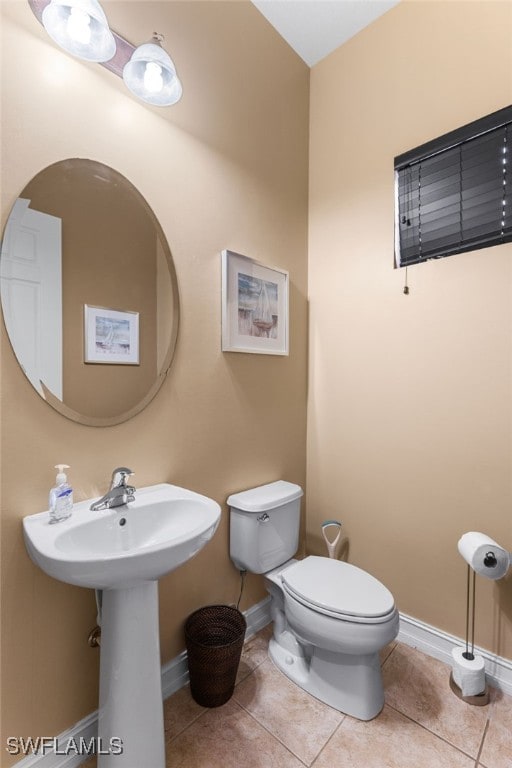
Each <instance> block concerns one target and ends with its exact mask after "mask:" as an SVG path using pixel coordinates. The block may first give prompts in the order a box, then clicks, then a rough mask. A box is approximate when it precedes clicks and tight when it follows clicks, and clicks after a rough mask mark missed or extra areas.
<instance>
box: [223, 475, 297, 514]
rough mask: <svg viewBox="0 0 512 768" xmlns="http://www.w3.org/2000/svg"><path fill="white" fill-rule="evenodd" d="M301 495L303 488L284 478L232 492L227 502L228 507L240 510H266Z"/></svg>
mask: <svg viewBox="0 0 512 768" xmlns="http://www.w3.org/2000/svg"><path fill="white" fill-rule="evenodd" d="M302 495H303V490H302V488H301V487H300V485H295V483H288V482H287V481H286V480H277V481H276V482H275V483H267V484H266V485H259V486H258V487H257V488H250V489H249V490H247V491H240V493H232V494H231V496H229V497H228V501H227V503H228V505H229V506H230V507H235V508H236V509H240V510H241V511H242V512H267V511H268V510H269V509H274V507H280V506H282V505H283V504H288V502H290V501H295V499H300V497H301V496H302Z"/></svg>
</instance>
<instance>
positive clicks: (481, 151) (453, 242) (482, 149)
mask: <svg viewBox="0 0 512 768" xmlns="http://www.w3.org/2000/svg"><path fill="white" fill-rule="evenodd" d="M511 149H512V106H510V107H505V109H501V110H499V111H498V112H494V113H493V114H492V115H487V116H486V117H484V118H481V119H480V120H476V121H475V122H473V123H470V124H469V125H466V126H464V127H462V128H459V129H457V130H456V131H452V132H451V133H448V134H445V135H444V136H441V137H440V138H438V139H435V140H434V141H431V142H428V143H427V144H423V145H422V146H421V147H417V148H416V149H413V150H411V151H410V152H406V153H404V154H403V155H399V156H398V157H396V158H395V260H396V266H397V267H406V266H408V265H410V264H418V263H420V262H422V261H426V260H427V259H439V258H443V257H444V256H452V255H453V254H455V253H462V252H464V251H472V250H476V249H478V248H485V247H488V246H491V245H498V244H500V243H506V242H510V241H512V168H510V156H511Z"/></svg>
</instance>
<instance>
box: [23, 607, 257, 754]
mask: <svg viewBox="0 0 512 768" xmlns="http://www.w3.org/2000/svg"><path fill="white" fill-rule="evenodd" d="M244 616H245V620H246V622H247V630H246V633H245V639H246V640H248V639H249V638H250V637H252V636H253V635H255V634H256V632H259V631H260V629H263V627H266V626H267V624H269V623H270V621H271V619H270V597H266V598H265V599H264V600H262V601H261V602H260V603H258V604H257V605H253V606H252V607H251V608H249V609H248V610H247V611H245V613H244ZM187 683H188V664H187V652H186V651H182V653H180V654H179V655H178V656H176V657H175V658H174V659H171V661H169V662H168V663H167V664H164V666H163V667H162V698H163V699H167V698H169V696H171V695H172V694H173V693H176V691H179V689H180V688H183V686H184V685H186V684H187ZM97 735H98V711H97V710H96V711H95V712H92V713H91V714H90V715H88V716H87V717H85V718H84V719H83V720H80V722H79V723H76V725H74V726H73V727H72V728H69V729H68V730H67V731H64V732H63V733H61V734H59V735H58V736H57V737H56V739H57V744H58V746H57V750H58V751H60V752H61V753H62V752H66V751H67V752H68V754H58V751H51V750H48V751H46V754H36V755H30V756H28V757H24V758H23V759H22V760H20V761H19V762H17V763H16V768H78V766H79V765H80V764H81V763H83V762H84V761H85V760H87V759H88V756H87V755H78V754H76V751H73V744H77V745H80V744H90V743H91V739H94V738H96V737H97ZM70 747H71V749H70ZM141 768H143V767H142V766H141Z"/></svg>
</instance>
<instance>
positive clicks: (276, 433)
mask: <svg viewBox="0 0 512 768" xmlns="http://www.w3.org/2000/svg"><path fill="white" fill-rule="evenodd" d="M103 7H104V8H105V10H106V13H107V15H108V16H109V19H110V23H111V25H112V27H113V28H114V29H116V30H118V31H119V32H120V33H122V34H123V35H124V36H125V37H127V38H128V39H130V40H133V41H134V42H137V43H138V42H142V41H143V40H145V39H147V38H149V37H150V36H151V34H152V32H153V31H154V30H155V29H157V30H158V31H160V32H162V33H163V34H164V35H165V36H166V43H167V45H168V48H169V50H170V52H171V55H172V56H173V58H174V60H175V61H176V64H177V66H178V71H179V74H180V77H181V79H182V81H183V86H184V96H183V100H182V101H181V102H180V104H178V105H177V106H176V107H173V108H172V109H170V110H164V111H162V110H158V109H156V108H155V109H151V108H148V107H145V106H144V105H142V104H139V103H138V102H136V101H135V100H133V99H132V98H131V97H130V96H129V95H127V94H126V93H125V89H124V86H123V83H122V81H121V80H119V79H117V78H115V77H114V76H113V75H111V74H110V73H109V72H107V71H105V70H103V69H102V68H101V67H99V66H96V65H87V64H84V63H82V62H79V61H76V60H74V59H71V58H69V57H67V56H66V55H64V54H63V53H61V52H59V50H58V49H57V48H56V47H55V46H54V45H53V44H52V43H51V42H50V41H49V40H48V38H47V37H46V35H45V33H44V32H43V30H42V29H41V27H40V26H39V24H38V23H37V22H36V21H35V19H34V18H33V16H32V14H31V11H30V9H29V6H28V4H27V3H8V2H4V3H2V12H3V17H2V54H3V65H2V84H1V93H2V105H1V106H2V115H1V116H2V157H1V161H2V190H1V193H2V197H1V211H2V226H3V224H4V223H5V220H6V218H7V215H8V212H9V210H10V208H11V206H12V204H13V202H14V200H15V198H16V197H17V195H18V194H19V192H20V191H21V189H22V188H23V187H24V185H25V184H26V183H27V181H28V180H29V179H30V178H32V177H33V176H34V174H35V173H36V172H37V171H39V170H41V169H42V168H44V167H46V166H48V165H50V164H51V163H53V162H56V161H57V160H61V159H63V158H65V157H86V158H91V159H94V160H98V161H100V162H103V163H105V164H107V165H111V166H112V167H113V168H115V169H116V170H118V171H119V172H120V173H122V174H123V175H125V176H126V177H127V178H128V179H129V180H130V181H131V182H132V183H133V184H134V185H135V186H136V187H137V188H138V189H139V191H140V192H141V194H142V195H143V196H144V197H145V199H146V200H147V201H148V203H149V205H150V206H151V207H152V208H153V210H154V212H155V214H156V215H157V217H158V218H159V220H160V222H161V224H162V227H163V230H164V232H165V234H166V236H167V239H168V241H169V245H170V247H171V251H172V253H173V257H174V261H175V264H176V271H177V275H178V282H179V291H180V302H181V317H180V334H179V338H178V345H177V352H176V356H175V360H174V363H173V366H172V368H171V371H170V374H169V377H168V379H167V381H166V382H165V383H164V385H163V387H162V389H161V390H160V392H159V393H158V395H157V397H156V398H155V400H153V402H152V403H151V404H150V405H149V406H148V407H147V408H146V410H145V411H143V412H142V413H141V414H139V415H138V416H137V417H135V418H133V419H132V420H131V421H129V422H126V423H125V424H122V425H119V426H116V427H110V428H105V429H99V428H90V427H84V426H80V425H77V424H75V423H73V422H71V421H68V420H66V419H65V418H63V417H62V416H60V415H59V414H57V413H56V412H55V411H53V410H52V409H51V408H50V407H49V406H48V405H47V404H45V403H44V402H43V401H42V400H41V399H40V398H39V397H38V396H36V394H35V393H34V392H33V391H32V389H31V387H30V385H29V384H28V382H27V381H26V380H25V378H24V376H23V374H22V373H21V371H20V369H19V368H18V366H17V364H16V362H15V359H14V357H13V354H12V352H11V349H10V345H9V343H8V341H7V339H6V336H5V332H4V329H3V327H2V338H1V344H2V359H1V363H2V365H1V368H2V391H1V397H2V414H1V416H2V422H1V427H2V435H1V438H2V443H1V445H2V477H3V484H2V498H1V521H2V545H3V559H2V630H3V645H2V651H3V680H2V695H3V701H2V719H3V731H4V737H5V736H7V735H24V736H27V735H33V736H37V735H48V734H57V733H59V732H60V731H62V730H63V729H64V728H66V727H69V726H71V725H72V724H73V723H75V722H76V721H77V720H79V719H80V718H82V717H84V716H85V715H87V714H88V713H90V712H92V711H93V710H94V709H95V708H96V706H97V672H98V668H97V667H98V665H97V662H98V654H97V652H95V651H93V650H91V649H90V648H89V647H88V646H87V635H88V632H89V630H90V629H91V628H92V627H93V626H94V624H95V620H96V608H95V603H94V594H93V593H92V592H91V591H89V590H82V589H78V588H75V587H71V586H67V585H65V584H61V583H59V582H57V581H54V580H52V579H50V578H49V577H46V576H45V575H44V574H43V573H42V572H40V571H39V570H38V569H37V568H36V567H35V566H33V565H32V563H31V562H30V560H29V559H28V557H27V554H26V552H25V549H24V545H23V541H22V535H21V519H22V517H23V516H24V515H26V514H30V513H33V512H37V511H39V510H42V509H45V508H46V505H47V493H48V489H49V487H50V486H51V485H52V482H53V469H52V467H53V465H54V464H55V463H56V462H57V461H65V462H66V463H68V464H70V465H71V467H72V469H71V471H70V479H71V480H72V482H73V485H74V488H75V494H76V498H77V499H80V498H87V497H90V496H95V495H100V494H101V493H103V492H104V491H105V490H106V485H107V481H108V478H109V475H110V472H111V470H112V469H113V467H115V466H117V465H119V464H126V465H128V466H130V467H132V468H133V469H134V470H135V472H136V475H135V478H134V480H135V484H136V485H138V486H143V485H148V484H151V483H156V482H161V481H167V482H172V483H176V484H178V485H183V486H186V487H189V488H191V489H193V490H196V491H199V492H201V493H205V494H207V495H209V496H211V497H213V498H214V499H216V500H217V501H219V502H220V503H222V504H223V503H224V501H225V499H226V497H227V495H228V494H229V493H230V492H233V491H235V490H239V489H242V488H246V487H250V486H252V485H256V484H259V483H263V482H268V481H272V480H276V479H278V478H286V479H288V480H290V481H293V482H297V483H300V484H302V485H304V482H305V440H306V436H305V429H306V421H305V408H306V362H307V361H306V349H307V347H306V338H307V306H306V277H307V259H306V247H307V158H308V144H307V142H308V83H309V72H308V69H307V67H306V66H305V65H304V64H303V63H302V62H301V61H300V60H299V59H298V57H297V56H295V54H293V53H292V51H291V50H290V49H289V48H288V46H287V45H286V44H285V43H284V42H283V41H282V40H281V39H280V38H279V37H278V36H277V34H276V33H275V32H274V31H273V30H272V29H271V28H270V26H269V25H268V24H267V22H266V21H265V20H264V19H263V17H262V16H261V15H260V14H259V13H258V12H257V11H256V9H255V8H254V7H253V6H252V5H251V4H250V3H249V2H239V3H232V2H226V3H224V2H191V3H179V2H176V3H150V2H148V3H143V2H126V3H124V2H111V3H109V2H104V3H103ZM35 62H37V66H35V65H34V63H35ZM223 248H230V249H232V250H235V251H238V252H241V253H245V254H247V255H250V256H252V257H254V258H257V259H258V260H260V261H263V262H267V263H269V264H274V265H277V266H280V267H282V268H284V269H287V270H289V271H290V277H291V297H290V307H291V338H290V356H289V357H271V356H269V357H266V356H261V355H248V354H233V353H231V354H222V353H221V351H220V309H221V307H220V252H221V250H222V249H223ZM238 589H239V576H238V573H237V572H236V570H235V569H234V567H233V566H232V565H231V563H230V561H229V556H228V516H227V510H226V508H225V506H224V508H223V516H222V522H221V525H220V528H219V530H218V532H217V533H216V535H215V537H214V539H213V540H212V541H211V542H210V543H209V544H208V546H207V547H206V548H205V549H204V550H203V551H202V552H201V553H200V554H199V555H198V556H197V557H196V558H195V559H194V560H192V561H190V562H189V563H188V564H186V565H185V566H183V567H182V568H180V569H179V570H178V571H176V572H175V573H173V574H170V575H169V576H167V577H166V578H164V579H162V581H161V586H160V603H161V645H162V657H163V660H168V659H170V658H172V657H173V656H175V655H176V654H177V653H178V652H179V651H180V650H181V649H182V648H183V647H184V641H183V635H182V625H183V621H184V619H185V617H186V616H187V615H188V614H189V613H190V612H191V611H192V610H193V609H194V608H196V607H198V606H200V605H204V604H207V603H212V602H233V601H235V600H236V599H237V596H238ZM264 595H265V592H264V588H263V583H262V579H261V577H256V576H254V577H250V578H249V579H248V582H247V588H246V591H245V593H244V597H243V600H242V605H241V607H242V608H243V609H246V608H248V607H249V606H250V605H253V604H255V603H256V602H258V601H259V600H261V599H262V598H263V597H264ZM4 744H5V741H4V740H2V752H3V745H4ZM7 764H8V760H7V759H6V755H5V752H4V756H3V757H2V766H4V765H7Z"/></svg>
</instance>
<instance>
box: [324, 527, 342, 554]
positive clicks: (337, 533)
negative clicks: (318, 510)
mask: <svg viewBox="0 0 512 768" xmlns="http://www.w3.org/2000/svg"><path fill="white" fill-rule="evenodd" d="M328 530H329V536H328V535H327V531H328ZM322 536H323V537H324V540H325V543H326V544H327V551H328V552H329V557H330V558H335V557H336V555H337V553H338V546H339V544H340V538H341V523H340V522H339V520H325V522H323V523H322ZM333 536H334V538H332V537H333Z"/></svg>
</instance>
